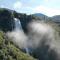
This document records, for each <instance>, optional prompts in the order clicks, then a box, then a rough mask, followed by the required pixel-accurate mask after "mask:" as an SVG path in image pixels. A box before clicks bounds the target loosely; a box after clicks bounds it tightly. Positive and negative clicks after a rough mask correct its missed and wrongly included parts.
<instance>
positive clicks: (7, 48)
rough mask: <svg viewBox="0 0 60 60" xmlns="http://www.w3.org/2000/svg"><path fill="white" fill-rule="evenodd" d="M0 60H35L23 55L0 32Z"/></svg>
mask: <svg viewBox="0 0 60 60" xmlns="http://www.w3.org/2000/svg"><path fill="white" fill-rule="evenodd" d="M0 60H35V59H34V58H33V57H31V56H29V55H27V54H25V53H23V52H22V51H21V50H20V49H18V48H17V47H16V46H15V45H14V44H13V43H12V42H10V41H9V40H8V38H7V37H6V36H5V34H4V33H3V32H2V31H0Z"/></svg>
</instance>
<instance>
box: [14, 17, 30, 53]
mask: <svg viewBox="0 0 60 60" xmlns="http://www.w3.org/2000/svg"><path fill="white" fill-rule="evenodd" d="M14 21H15V29H14V30H15V32H16V35H15V36H16V37H17V36H19V35H20V36H22V37H23V38H24V36H23V35H21V34H24V31H23V29H22V26H21V22H20V20H19V19H17V18H14ZM20 36H19V39H20ZM25 39H26V40H25V41H24V40H23V42H22V43H23V45H25V46H24V49H25V50H26V53H27V54H29V50H28V48H27V43H26V41H27V38H25ZM16 40H17V39H16ZM21 40H22V39H21ZM21 40H20V41H21Z"/></svg>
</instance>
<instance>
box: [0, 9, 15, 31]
mask: <svg viewBox="0 0 60 60" xmlns="http://www.w3.org/2000/svg"><path fill="white" fill-rule="evenodd" d="M13 23H14V21H13V16H12V14H11V11H10V10H7V9H0V29H1V30H3V31H5V32H6V31H11V30H12V28H13V25H14V24H13Z"/></svg>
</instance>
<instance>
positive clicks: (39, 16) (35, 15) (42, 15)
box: [33, 13, 49, 20]
mask: <svg viewBox="0 0 60 60" xmlns="http://www.w3.org/2000/svg"><path fill="white" fill-rule="evenodd" d="M33 16H34V17H37V18H38V19H40V20H48V18H49V17H48V16H46V15H44V14H42V13H35V14H33Z"/></svg>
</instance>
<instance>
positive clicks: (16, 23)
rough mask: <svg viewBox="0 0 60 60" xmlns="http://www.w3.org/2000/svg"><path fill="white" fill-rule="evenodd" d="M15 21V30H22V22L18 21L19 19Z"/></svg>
mask: <svg viewBox="0 0 60 60" xmlns="http://www.w3.org/2000/svg"><path fill="white" fill-rule="evenodd" d="M14 21H15V30H20V29H22V27H21V23H20V20H19V19H17V18H14Z"/></svg>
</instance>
